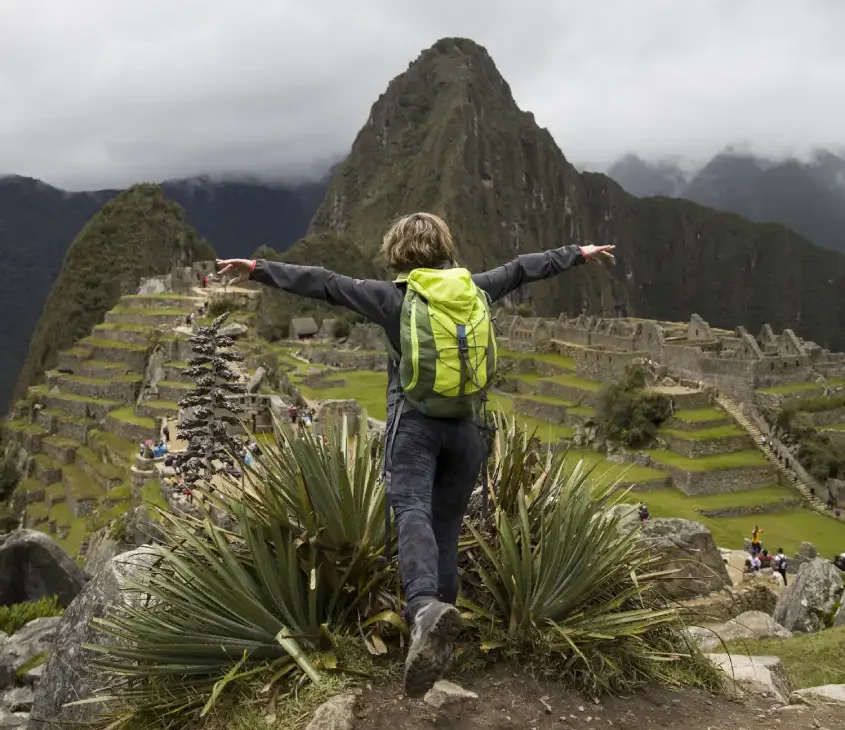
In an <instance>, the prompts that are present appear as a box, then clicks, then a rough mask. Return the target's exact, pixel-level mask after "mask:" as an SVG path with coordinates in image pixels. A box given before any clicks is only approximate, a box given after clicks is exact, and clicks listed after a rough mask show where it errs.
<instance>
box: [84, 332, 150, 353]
mask: <svg viewBox="0 0 845 730" xmlns="http://www.w3.org/2000/svg"><path fill="white" fill-rule="evenodd" d="M80 342H81V343H84V344H86V345H88V346H89V347H98V348H101V349H112V350H132V351H133V352H146V350H147V346H146V345H136V344H135V343H133V342H121V341H120V340H101V339H99V338H97V337H94V336H93V335H91V336H89V337H85V338H83V339H81V340H80Z"/></svg>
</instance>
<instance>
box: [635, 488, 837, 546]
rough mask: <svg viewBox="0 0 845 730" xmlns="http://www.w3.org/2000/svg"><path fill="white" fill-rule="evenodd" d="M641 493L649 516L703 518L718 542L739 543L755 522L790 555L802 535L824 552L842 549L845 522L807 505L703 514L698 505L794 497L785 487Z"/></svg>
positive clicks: (769, 543) (714, 506)
mask: <svg viewBox="0 0 845 730" xmlns="http://www.w3.org/2000/svg"><path fill="white" fill-rule="evenodd" d="M642 497H643V501H644V502H645V503H646V504H647V505H648V508H649V511H650V512H651V516H652V517H682V518H684V519H688V520H695V521H696V522H701V523H702V524H704V525H705V526H706V527H707V529H709V530H710V531H711V532H712V533H713V539H714V540H715V541H716V544H717V545H718V546H719V547H727V548H734V549H741V548H742V541H743V538H745V537H748V536H749V535H750V534H751V528H752V527H753V526H754V525H755V524H759V525H760V527H762V528H763V529H764V530H765V532H764V533H763V542H764V544H765V546H766V547H767V548H768V549H769V550H773V549H774V550H776V549H777V548H779V547H782V548H783V549H784V550H786V553H787V554H788V555H792V554H794V553H795V552H796V551H797V550H798V547H799V545H800V544H801V543H802V542H803V541H804V540H809V541H810V542H812V543H813V544H814V545H815V546H816V547H817V548H818V550H819V554H820V555H823V556H830V555H833V554H834V553H836V552H842V545H843V543H845V523H839V522H836V521H834V520H831V519H830V518H829V517H825V516H824V515H820V514H818V513H816V512H812V511H811V510H806V509H795V508H793V509H787V510H784V511H781V512H774V513H772V514H764V515H749V516H747V517H704V516H703V515H702V514H701V513H699V512H697V511H696V510H700V509H705V510H711V509H722V508H729V507H751V506H756V505H767V504H774V503H776V502H780V501H781V500H783V499H797V497H798V494H797V492H794V491H793V490H791V489H789V488H788V487H781V486H771V487H765V488H763V489H751V490H748V491H745V492H729V493H726V494H708V495H700V496H696V497H687V496H685V495H684V494H683V493H681V492H679V491H677V490H676V489H657V490H654V491H650V492H648V493H647V494H643V495H642Z"/></svg>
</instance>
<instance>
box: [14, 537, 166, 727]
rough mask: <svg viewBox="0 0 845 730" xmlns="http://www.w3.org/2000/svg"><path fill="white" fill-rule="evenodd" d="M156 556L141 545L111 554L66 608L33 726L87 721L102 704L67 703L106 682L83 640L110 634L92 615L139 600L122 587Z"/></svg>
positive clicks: (89, 694) (97, 639)
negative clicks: (94, 623)
mask: <svg viewBox="0 0 845 730" xmlns="http://www.w3.org/2000/svg"><path fill="white" fill-rule="evenodd" d="M154 558H155V555H154V553H152V552H151V551H150V550H149V548H138V549H137V550H133V551H131V552H128V553H124V554H123V555H119V556H118V557H116V558H113V559H112V560H110V561H109V562H108V563H107V564H106V565H105V567H104V568H103V569H102V570H101V571H100V572H99V573H98V574H97V575H96V576H95V577H94V579H93V580H91V582H90V583H88V585H87V586H85V589H84V590H83V591H82V592H81V593H80V594H79V595H78V596H77V597H76V600H74V601H73V603H72V604H71V605H70V606H69V607H68V609H67V611H65V613H64V616H62V617H61V621H60V623H59V624H58V626H57V636H58V638H57V640H56V645H55V648H54V653H53V655H52V656H51V658H50V660H49V661H48V662H47V664H46V666H45V669H44V672H43V675H42V678H41V681H40V683H39V685H38V688H37V689H36V692H35V701H34V703H33V706H32V716H31V719H30V725H29V730H47V729H48V728H52V727H54V724H62V723H70V724H73V723H85V722H89V721H91V720H92V719H93V718H94V717H96V715H97V713H98V711H99V709H100V708H99V706H98V705H97V704H88V705H76V706H73V707H66V706H65V705H67V703H69V702H74V701H76V700H83V699H87V698H90V697H92V696H94V693H95V691H96V690H97V689H98V688H99V687H101V686H102V684H103V682H104V678H103V677H102V676H101V675H100V674H99V673H98V670H97V669H96V668H95V667H93V666H92V665H91V660H92V659H93V658H96V656H98V655H95V654H93V653H92V652H90V651H88V650H87V649H84V648H83V644H97V643H100V644H102V643H106V642H108V641H110V639H109V638H108V637H106V636H104V635H103V634H102V633H101V632H99V631H97V630H96V629H95V628H94V627H92V626H90V625H89V624H90V622H91V619H93V618H100V617H102V616H104V615H105V614H106V612H107V611H109V610H110V609H112V608H114V607H117V606H119V605H121V604H125V603H127V602H131V601H137V600H139V596H138V594H137V593H133V592H129V591H126V590H121V586H123V584H124V583H125V582H126V581H127V580H131V579H133V578H134V577H135V576H136V575H138V574H139V573H141V572H143V571H144V570H146V569H147V567H148V566H149V565H150V563H151V562H152V561H153V560H154Z"/></svg>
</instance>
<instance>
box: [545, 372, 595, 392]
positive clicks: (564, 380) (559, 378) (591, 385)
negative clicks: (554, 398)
mask: <svg viewBox="0 0 845 730" xmlns="http://www.w3.org/2000/svg"><path fill="white" fill-rule="evenodd" d="M541 380H544V381H547V382H551V383H559V384H560V385H568V386H569V387H571V388H580V389H581V390H589V391H591V392H593V393H597V392H598V391H600V390H601V389H602V384H601V383H600V382H599V381H598V380H587V379H586V378H579V377H578V376H577V375H552V376H551V377H544V378H541Z"/></svg>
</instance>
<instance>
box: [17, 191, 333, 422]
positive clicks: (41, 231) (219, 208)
mask: <svg viewBox="0 0 845 730" xmlns="http://www.w3.org/2000/svg"><path fill="white" fill-rule="evenodd" d="M327 182H328V181H327V180H321V181H317V182H303V183H274V182H263V181H261V180H256V179H247V178H238V179H233V180H228V179H225V178H224V179H219V180H214V179H210V178H207V177H197V178H187V179H183V180H169V181H166V182H165V183H163V184H162V186H161V187H162V189H163V191H164V195H165V196H166V197H167V198H168V199H170V200H172V201H175V202H177V203H179V204H180V205H181V206H182V207H183V208H184V209H185V222H186V223H187V224H188V225H189V226H191V227H192V228H194V229H195V230H196V231H197V233H198V234H199V235H200V236H201V237H203V238H205V239H206V240H207V241H208V242H209V243H211V244H212V246H213V247H214V248H215V250H216V251H217V253H218V254H220V255H222V256H227V257H239V256H248V255H250V254H251V253H252V251H254V250H255V249H256V248H258V247H259V246H261V245H268V246H272V247H273V248H275V249H277V250H282V251H283V250H285V249H287V248H288V247H289V246H290V245H291V244H292V243H294V241H296V240H298V239H299V238H301V237H302V236H303V235H304V234H305V231H306V229H307V227H308V223H309V221H310V220H311V216H312V215H313V214H314V211H315V210H316V208H317V205H318V204H319V202H320V200H321V199H322V197H323V193H324V191H325V188H326V185H327ZM120 193H121V191H120V190H97V191H91V192H69V191H66V190H61V189H59V188H55V187H53V186H51V185H48V184H47V183H44V182H42V181H40V180H35V179H33V178H26V177H21V176H17V175H6V176H2V177H0V261H2V263H0V312H2V313H3V316H2V317H0V412H5V410H6V407H7V406H8V404H9V397H10V395H11V392H12V387H13V386H14V383H15V380H16V378H17V377H18V373H19V371H20V369H21V366H22V364H23V361H24V356H25V355H26V351H27V346H28V343H29V341H30V337H31V336H32V333H33V331H34V328H35V323H36V322H37V321H38V319H39V316H40V314H41V310H42V308H43V306H44V303H45V301H46V299H47V295H48V294H49V293H50V291H51V289H52V287H53V285H54V283H55V282H56V279H57V277H58V275H59V272H60V270H61V268H62V261H63V260H64V258H65V254H66V253H67V251H68V247H69V246H70V244H71V241H73V240H74V238H75V237H76V236H77V234H78V233H79V232H80V231H81V230H82V228H83V226H85V224H86V223H87V222H88V221H89V220H90V219H91V218H92V217H93V216H94V215H95V214H96V213H97V211H99V210H100V209H101V208H102V207H103V205H105V204H106V203H108V202H109V201H111V200H113V199H114V198H116V197H117V196H118V195H119V194H120Z"/></svg>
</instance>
